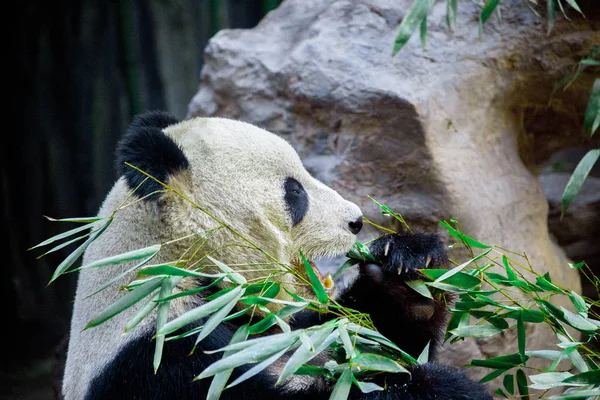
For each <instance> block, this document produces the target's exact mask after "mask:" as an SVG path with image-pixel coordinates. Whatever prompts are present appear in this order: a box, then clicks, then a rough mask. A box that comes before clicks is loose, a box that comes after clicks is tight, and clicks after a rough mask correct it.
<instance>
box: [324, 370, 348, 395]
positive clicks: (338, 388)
mask: <svg viewBox="0 0 600 400" xmlns="http://www.w3.org/2000/svg"><path fill="white" fill-rule="evenodd" d="M351 386H352V370H351V369H350V368H347V369H345V370H344V372H342V375H341V376H340V377H339V379H338V381H337V383H336V384H335V386H334V387H333V391H332V392H331V396H329V400H346V399H347V398H348V395H349V394H350V388H351Z"/></svg>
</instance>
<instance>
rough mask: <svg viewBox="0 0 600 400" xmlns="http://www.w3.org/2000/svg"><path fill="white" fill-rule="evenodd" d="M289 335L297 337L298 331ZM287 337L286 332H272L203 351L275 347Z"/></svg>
mask: <svg viewBox="0 0 600 400" xmlns="http://www.w3.org/2000/svg"><path fill="white" fill-rule="evenodd" d="M291 336H294V337H299V336H300V331H294V332H292V335H291ZM289 337H290V335H289V334H287V333H278V334H274V335H268V336H261V337H258V338H255V339H248V340H244V341H243V342H240V343H235V344H228V345H227V346H225V347H222V348H220V349H216V350H204V352H205V353H206V354H214V353H219V352H221V351H234V352H237V351H241V350H245V349H247V348H250V347H252V346H263V347H277V346H279V343H280V342H285V341H286V340H287V339H288V338H289Z"/></svg>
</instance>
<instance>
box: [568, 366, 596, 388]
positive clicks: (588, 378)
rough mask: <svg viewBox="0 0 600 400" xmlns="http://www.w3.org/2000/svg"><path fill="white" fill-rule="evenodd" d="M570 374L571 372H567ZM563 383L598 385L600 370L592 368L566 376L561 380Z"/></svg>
mask: <svg viewBox="0 0 600 400" xmlns="http://www.w3.org/2000/svg"><path fill="white" fill-rule="evenodd" d="M569 375H572V374H569ZM562 381H563V382H564V383H577V384H584V385H599V384H600V370H599V369H594V370H591V371H586V372H582V373H580V374H577V375H572V376H569V377H566V378H565V379H563V380H562Z"/></svg>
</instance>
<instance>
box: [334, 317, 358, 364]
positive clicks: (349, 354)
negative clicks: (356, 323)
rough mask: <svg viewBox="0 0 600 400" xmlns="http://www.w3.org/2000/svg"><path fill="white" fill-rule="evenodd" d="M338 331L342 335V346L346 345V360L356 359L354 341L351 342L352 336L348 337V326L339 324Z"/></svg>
mask: <svg viewBox="0 0 600 400" xmlns="http://www.w3.org/2000/svg"><path fill="white" fill-rule="evenodd" d="M338 331H339V334H340V339H341V340H342V344H343V345H344V350H345V352H346V359H349V358H354V357H356V352H355V351H354V345H352V341H351V340H350V335H348V330H347V329H346V324H344V323H340V324H338Z"/></svg>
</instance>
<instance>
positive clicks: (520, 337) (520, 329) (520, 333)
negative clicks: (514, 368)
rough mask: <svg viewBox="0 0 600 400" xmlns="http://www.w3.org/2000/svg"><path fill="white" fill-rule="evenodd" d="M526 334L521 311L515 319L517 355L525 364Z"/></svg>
mask: <svg viewBox="0 0 600 400" xmlns="http://www.w3.org/2000/svg"><path fill="white" fill-rule="evenodd" d="M526 340H527V336H526V335H525V322H524V321H523V313H519V318H518V319H517V341H518V346H519V355H520V356H521V362H522V363H523V365H525V362H526V361H527V357H526V356H525V343H526ZM511 394H512V393H511Z"/></svg>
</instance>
